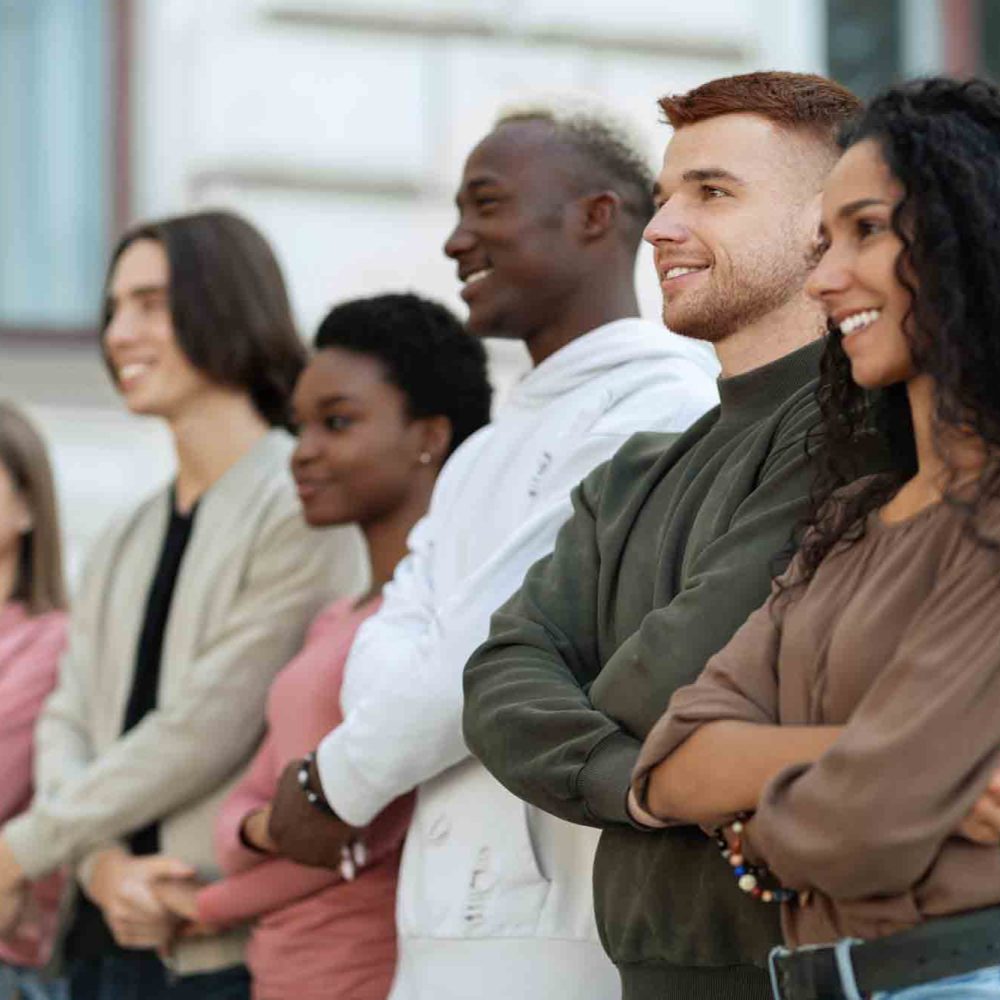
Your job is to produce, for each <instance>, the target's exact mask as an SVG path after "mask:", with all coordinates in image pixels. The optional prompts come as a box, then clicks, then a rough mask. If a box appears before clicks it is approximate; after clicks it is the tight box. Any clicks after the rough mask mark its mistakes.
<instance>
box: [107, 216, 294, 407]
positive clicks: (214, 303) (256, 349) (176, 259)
mask: <svg viewBox="0 0 1000 1000" xmlns="http://www.w3.org/2000/svg"><path fill="white" fill-rule="evenodd" d="M138 240H155V241H156V242H157V243H159V244H160V245H161V246H162V247H163V249H164V250H165V251H166V254H167V260H168V261H169V263H170V293H169V297H170V312H171V318H172V320H173V326H174V334H175V336H176V337H177V343H178V344H179V345H180V348H181V350H182V351H183V352H184V354H185V356H186V357H187V359H188V360H189V361H190V362H191V364H193V365H194V366H195V367H196V368H198V369H199V370H200V371H202V372H204V373H205V374H206V375H207V376H208V377H209V378H211V379H212V380H214V381H215V382H217V383H219V384H220V385H226V386H232V387H234V388H239V389H244V390H245V391H246V392H247V393H249V395H250V398H251V399H252V400H253V404H254V406H255V407H256V409H257V411H258V412H259V413H260V415H261V416H262V417H263V418H264V419H265V420H266V421H267V422H268V423H269V424H271V425H272V426H277V425H281V424H287V423H288V419H289V412H288V407H289V401H290V397H291V393H292V388H293V387H294V385H295V380H296V378H298V375H299V372H301V370H302V367H303V365H304V364H305V359H306V351H305V346H304V345H303V343H302V341H301V340H300V339H299V336H298V334H297V333H296V332H295V324H294V322H293V320H292V311H291V307H290V306H289V303H288V293H287V291H286V289H285V282H284V279H283V278H282V276H281V269H280V268H279V267H278V262H277V260H276V259H275V257H274V252H273V251H272V250H271V247H270V245H269V244H268V242H267V240H266V239H264V237H263V236H262V235H261V234H260V233H259V232H258V231H257V230H256V229H255V228H254V227H253V226H252V225H250V223H249V222H247V221H246V220H245V219H241V218H240V217H239V216H238V215H234V214H232V213H231V212H197V213H194V214H192V215H176V216H173V217H172V218H169V219H161V220H158V221H154V222H144V223H140V224H139V225H137V226H134V227H133V228H132V229H129V230H128V231H127V232H126V233H125V234H124V235H123V236H122V238H121V239H120V240H119V241H118V245H117V246H116V247H115V250H114V253H113V254H112V255H111V263H110V264H109V265H108V273H107V278H106V281H105V295H104V307H103V308H104V315H103V321H102V323H101V331H102V337H103V331H104V330H105V329H107V326H108V323H109V321H110V319H111V311H110V302H109V300H108V295H107V292H108V286H109V285H110V282H111V276H112V274H113V273H114V269H115V265H116V264H117V262H118V258H119V257H121V255H122V254H123V253H124V252H125V250H126V249H128V247H130V246H131V245H132V244H133V243H135V242H136V241H138ZM114 377H115V376H114V372H113V371H112V378H114Z"/></svg>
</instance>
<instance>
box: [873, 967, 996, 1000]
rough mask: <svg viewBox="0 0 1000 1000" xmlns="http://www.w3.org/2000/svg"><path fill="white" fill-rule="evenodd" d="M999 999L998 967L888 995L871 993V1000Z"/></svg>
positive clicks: (912, 987) (894, 991)
mask: <svg viewBox="0 0 1000 1000" xmlns="http://www.w3.org/2000/svg"><path fill="white" fill-rule="evenodd" d="M997 998H1000V966H992V967H991V968H989V969H979V970H978V971H977V972H969V973H967V974H966V975H964V976H952V977H951V978H950V979H938V980H937V981H936V982H933V983H923V984H922V985H921V986H911V987H909V988H908V989H905V990H892V991H891V992H889V993H873V994H872V1000H997Z"/></svg>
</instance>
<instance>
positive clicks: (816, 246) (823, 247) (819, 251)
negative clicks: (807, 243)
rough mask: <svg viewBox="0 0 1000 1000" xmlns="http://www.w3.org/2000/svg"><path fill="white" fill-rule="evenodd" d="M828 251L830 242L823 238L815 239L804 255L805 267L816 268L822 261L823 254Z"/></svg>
mask: <svg viewBox="0 0 1000 1000" xmlns="http://www.w3.org/2000/svg"><path fill="white" fill-rule="evenodd" d="M829 249H830V241H829V240H828V239H827V238H826V237H825V236H820V237H817V239H816V242H815V243H813V245H812V247H810V249H809V251H808V252H807V253H806V265H807V266H808V267H809V268H814V267H816V265H817V264H819V262H820V261H821V260H822V259H823V254H825V253H826V252H827V250H829Z"/></svg>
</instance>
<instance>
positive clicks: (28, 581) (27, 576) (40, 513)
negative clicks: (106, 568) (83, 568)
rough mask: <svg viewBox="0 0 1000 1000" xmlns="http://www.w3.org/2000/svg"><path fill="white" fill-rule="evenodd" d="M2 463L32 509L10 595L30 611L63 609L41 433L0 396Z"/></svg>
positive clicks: (53, 503)
mask: <svg viewBox="0 0 1000 1000" xmlns="http://www.w3.org/2000/svg"><path fill="white" fill-rule="evenodd" d="M0 463H2V464H3V466H4V468H5V469H6V470H7V473H8V475H9V476H10V478H11V480H12V482H13V484H14V488H15V489H16V490H17V491H18V493H20V495H21V496H22V498H23V499H24V502H25V503H26V504H27V506H28V510H29V511H30V512H31V522H32V523H31V527H30V528H29V530H28V531H27V532H26V533H25V535H24V537H23V541H22V545H21V558H20V565H19V567H18V574H17V580H16V581H15V584H14V593H13V595H12V596H13V597H14V598H15V599H16V600H20V601H24V603H25V604H26V605H27V606H28V610H29V612H30V613H31V614H33V615H39V614H42V613H43V612H46V611H55V610H64V609H65V608H66V588H65V584H64V582H63V566H62V541H61V538H60V534H59V514H58V511H57V509H56V494H55V487H54V485H53V481H52V467H51V466H50V464H49V458H48V453H47V452H46V449H45V443H44V442H43V441H42V438H41V435H40V434H39V433H38V431H37V430H35V428H34V427H33V426H32V424H31V423H30V422H29V421H28V419H27V418H26V417H25V416H24V414H23V413H21V411H20V410H19V409H18V408H17V407H16V406H14V405H12V404H11V403H8V402H6V401H5V400H0Z"/></svg>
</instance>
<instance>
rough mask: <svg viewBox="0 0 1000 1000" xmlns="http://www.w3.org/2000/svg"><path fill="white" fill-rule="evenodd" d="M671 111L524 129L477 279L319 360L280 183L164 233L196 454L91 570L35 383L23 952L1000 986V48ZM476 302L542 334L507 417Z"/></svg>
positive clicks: (569, 999)
mask: <svg viewBox="0 0 1000 1000" xmlns="http://www.w3.org/2000/svg"><path fill="white" fill-rule="evenodd" d="M660 107H661V108H662V110H663V112H664V114H665V116H666V118H667V120H668V121H669V123H670V125H672V126H673V133H672V137H671V139H670V142H669V144H668V146H667V149H666V153H665V155H664V159H663V166H662V170H661V171H660V173H659V176H658V178H655V179H654V177H653V176H652V175H651V174H650V173H649V171H648V168H647V166H646V165H645V164H644V162H643V159H642V157H641V156H640V155H639V154H638V153H637V152H636V151H635V150H634V149H633V148H632V147H631V146H630V144H629V142H628V140H627V139H626V138H625V137H624V136H623V134H622V133H621V132H620V131H619V130H618V129H617V127H616V126H614V125H613V124H612V123H609V122H607V121H605V120H603V119H600V118H597V117H593V116H580V115H574V116H569V117H566V116H560V115H558V114H555V113H550V112H545V111H537V112H525V113H520V114H514V115H509V116H507V117H504V118H502V119H501V120H500V121H499V122H498V123H497V125H496V126H495V128H494V129H493V131H491V132H490V134H489V135H487V136H486V137H485V138H484V139H483V141H482V142H480V144H479V145H478V146H477V147H476V148H475V149H474V150H473V151H472V153H471V154H470V156H469V158H468V160H467V162H466V164H465V168H464V172H463V175H462V180H461V183H460V187H459V190H458V193H457V199H456V203H457V207H458V215H459V218H458V223H457V225H456V227H455V229H454V231H453V232H452V233H451V235H450V236H449V237H448V239H447V242H446V243H445V248H444V249H445V253H446V254H447V255H448V256H449V257H450V258H451V259H452V260H454V261H455V263H456V265H457V269H458V277H459V279H460V281H461V282H462V284H463V290H462V298H463V299H464V301H465V302H466V304H467V305H468V309H469V316H468V321H467V323H466V324H465V326H463V325H462V324H461V323H459V322H458V320H456V319H455V318H454V317H453V316H452V315H451V314H450V313H449V312H448V311H447V310H446V309H444V308H443V307H441V306H438V305H435V304H433V303H431V302H428V301H426V300H424V299H422V298H420V297H418V296H416V295H412V294H395V295H382V296H378V297H375V298H369V299H362V300H356V301H352V302H347V303H344V304H341V305H339V306H337V307H335V308H334V309H333V310H332V311H331V312H330V313H329V314H328V315H327V316H326V318H325V319H324V320H323V322H322V324H321V325H320V327H319V330H318V332H317V333H316V336H315V340H314V344H313V347H314V349H313V351H312V352H311V354H309V355H308V357H307V356H306V354H305V351H304V349H303V347H302V345H301V344H300V341H299V340H298V338H297V336H296V333H295V331H294V328H293V324H292V320H291V316H290V311H289V306H288V300H287V296H286V293H285V289H284V285H283V282H282V278H281V275H280V272H279V270H278V267H277V265H276V263H275V260H274V257H273V255H272V253H271V251H270V249H269V247H268V245H267V243H266V242H265V240H264V239H263V238H262V237H261V236H260V235H259V234H258V233H257V232H256V231H255V230H254V229H253V228H252V227H251V226H250V225H248V224H247V223H246V222H244V221H242V220H240V219H238V218H236V217H234V216H232V215H229V214H225V213H201V214H197V215H189V216H183V217H177V218H173V219H168V220H165V221H161V222H156V223H151V224H144V225H140V226H138V227H136V228H134V229H132V230H131V231H130V232H128V233H127V234H126V235H125V236H124V237H123V238H122V239H121V241H120V242H119V244H118V247H117V248H116V250H115V252H114V255H113V256H112V260H111V263H110V266H109V269H108V277H107V281H106V286H105V312H104V318H103V324H102V331H101V346H102V350H103V354H104V357H105V359H106V361H107V364H108V367H109V370H110V372H111V376H112V378H113V379H114V381H115V384H116V385H117V387H118V389H119V391H120V392H121V394H122V397H123V399H124V400H125V402H126V405H127V406H128V407H129V409H130V410H131V411H132V412H135V413H141V414H151V415H156V416H158V417H161V418H162V419H164V420H165V421H166V423H167V425H168V427H169V429H170V432H171V434H172V437H173V441H174V445H175V450H176V456H177V468H176V474H175V476H174V478H173V479H172V481H171V483H170V485H169V486H168V487H167V488H164V489H163V490H161V491H160V492H159V493H158V494H156V495H155V496H153V497H151V498H150V499H148V500H146V501H145V502H143V503H142V504H141V505H140V506H139V507H137V508H136V509H135V510H133V511H131V512H129V513H128V514H127V515H126V516H124V517H122V518H119V519H117V520H116V521H115V523H114V524H113V525H112V526H111V527H110V528H109V529H108V531H107V532H106V534H105V535H104V537H103V538H102V539H101V540H100V542H99V543H98V544H97V545H96V546H95V547H94V550H93V552H92V553H91V555H90V558H89V560H88V563H87V566H86V569H85V571H84V574H83V577H82V579H81V580H80V582H79V586H78V588H77V591H76V594H75V596H74V600H73V607H72V611H71V613H70V614H69V617H68V618H67V615H66V611H65V606H66V601H65V597H64V592H63V584H62V579H61V571H60V565H59V546H58V525H57V523H56V515H55V503H54V499H53V488H52V482H51V475H50V472H49V469H48V464H47V461H46V458H45V452H44V448H43V446H42V444H41V442H40V440H39V438H38V436H37V434H36V433H35V432H34V431H33V430H32V428H31V426H30V425H29V424H28V423H27V422H26V421H25V419H24V418H23V416H22V415H20V414H19V413H18V412H17V411H16V410H15V409H13V408H12V407H10V406H7V405H4V406H3V407H2V408H0V607H2V612H0V748H2V752H0V769H2V775H3V778H2V781H0V822H2V823H3V826H2V827H0V960H2V962H3V963H4V964H3V965H0V998H3V1000H7V998H8V997H13V996H22V997H28V998H32V1000H35V998H49V997H52V996H56V995H60V994H62V993H63V992H64V991H65V990H66V989H67V988H68V993H69V996H70V998H71V1000H130V998H135V1000H159V998H164V1000H167V998H169V1000H185V998H196V997H204V998H211V1000H229V998H233V1000H236V998H246V997H249V996H250V995H251V994H252V996H253V997H255V998H256V1000H320V998H323V1000H334V998H335V1000H384V998H385V997H386V996H391V997H392V1000H445V998H450V1000H580V998H586V1000H591V998H593V1000H610V998H611V997H615V996H618V995H623V996H624V997H625V1000H668V998H678V1000H702V998H704V1000H710V998H720V1000H721V998H748V1000H753V998H765V997H768V996H775V997H778V998H781V997H786V998H791V1000H799V998H801V1000H806V998H815V1000H820V998H836V997H844V998H850V1000H860V997H862V996H870V997H878V998H887V997H892V998H893V1000H924V998H927V1000H966V998H973V997H983V998H1000V848H998V845H1000V724H998V721H997V720H998V719H1000V506H998V504H1000V392H998V388H997V387H998V385H1000V334H998V333H997V331H1000V91H998V90H997V89H996V88H995V87H993V86H992V85H990V84H988V83H986V82H983V81H976V80H973V81H968V82H964V83H959V82H955V81H951V80H947V79H942V78H939V79H932V80H927V81H921V82H917V83H912V84H906V85H901V86H898V87H895V88H893V89H891V90H890V91H887V92H886V93H885V94H883V95H881V96H880V97H878V98H877V99H875V100H874V101H873V102H872V103H871V104H869V105H868V106H867V107H864V108H863V107H862V106H861V105H860V103H859V102H858V101H857V99H856V98H855V97H854V96H853V95H852V94H850V93H849V92H848V91H846V90H845V89H844V88H842V87H840V86H839V85H838V84H836V83H834V82H832V81H830V80H826V79H824V78H821V77H817V76H811V75H803V74H793V73H777V72H765V73H753V74H748V75H743V76H737V77H728V78H725V79H719V80H714V81H711V82H709V83H706V84H704V85H702V86H700V87H698V88H696V89H695V90H693V91H691V92H689V93H687V94H683V95H676V96H671V97H665V98H662V99H661V101H660ZM820 203H821V208H820ZM817 226H818V227H819V228H818V235H817ZM643 236H644V237H645V239H646V241H647V242H648V243H650V244H652V246H653V248H654V260H655V266H656V270H657V274H658V276H659V279H660V284H661V287H662V290H663V302H664V307H663V314H664V320H665V323H666V326H667V327H668V328H669V331H673V332H668V330H665V329H664V328H663V327H662V326H660V325H658V324H652V323H648V322H644V321H643V320H640V319H638V318H637V316H638V308H637V302H636V296H635V290H634V281H633V271H634V264H635V256H636V252H637V249H638V246H639V243H640V238H641V237H643ZM470 332H471V333H472V334H474V335H476V336H478V337H482V336H503V337H509V338H516V339H520V340H522V341H523V342H524V343H525V345H526V346H527V348H528V351H529V353H530V355H531V359H532V362H533V368H532V370H531V371H530V373H529V374H528V375H527V376H526V377H525V378H524V379H523V380H522V381H521V382H520V383H519V384H518V385H517V386H516V387H515V388H514V389H513V391H512V393H511V395H510V397H509V398H508V399H507V400H506V401H505V402H504V405H503V407H502V408H501V409H500V410H499V412H498V413H497V415H496V417H495V419H494V420H493V421H492V423H491V422H489V410H490V397H491V392H490V387H489V383H488V380H487V376H486V367H485V355H484V352H483V350H482V347H481V345H480V344H479V341H478V340H477V339H475V337H473V336H470V335H469V333H470ZM706 344H710V345H711V347H712V348H714V352H715V355H716V357H717V362H716V360H715V359H713V358H712V356H711V353H710V352H709V351H708V350H707V349H706ZM717 365H721V377H720V378H719V379H718V381H717V382H716V379H715V374H716V371H717ZM285 428H291V429H292V430H293V431H294V440H293V439H292V438H291V437H290V436H289V435H288V433H287V431H286V429H285ZM289 466H290V468H291V474H292V475H291V478H289V476H288V468H289ZM293 481H294V485H293ZM769 595H770V596H769ZM262 738H263V742H261V740H262ZM470 751H471V753H470ZM473 755H474V756H473ZM995 772H997V774H996V775H995ZM595 904H596V921H595ZM779 911H780V914H781V917H782V919H781V922H780V926H779V920H778V915H779ZM782 936H783V937H784V944H783V945H781V940H782ZM53 952H55V953H56V954H57V957H58V959H59V963H60V965H61V967H62V969H63V970H64V972H65V976H66V978H65V979H64V980H51V979H47V978H43V977H42V976H41V975H40V973H39V971H38V970H39V967H40V966H42V965H44V964H45V963H46V962H47V960H48V959H49V956H50V954H51V953H53ZM608 956H610V961H609V958H608Z"/></svg>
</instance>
